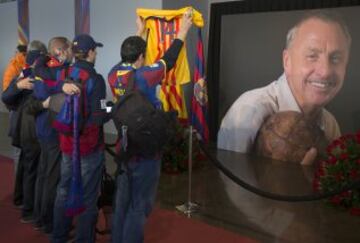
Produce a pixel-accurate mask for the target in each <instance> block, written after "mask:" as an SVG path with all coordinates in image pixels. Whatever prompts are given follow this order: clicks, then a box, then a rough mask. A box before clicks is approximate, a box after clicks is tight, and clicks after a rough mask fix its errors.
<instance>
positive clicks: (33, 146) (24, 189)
mask: <svg viewBox="0 0 360 243" xmlns="http://www.w3.org/2000/svg"><path fill="white" fill-rule="evenodd" d="M46 52H47V50H46V46H45V45H44V44H43V43H42V42H40V41H37V40H34V41H32V42H31V43H30V46H29V52H28V54H27V56H26V65H25V67H24V69H23V70H22V72H21V74H20V75H19V77H18V78H15V79H13V81H12V82H11V83H10V85H9V87H8V88H7V89H6V90H5V91H4V92H3V94H2V100H3V102H4V103H5V104H6V105H7V107H8V108H9V109H10V110H13V111H15V112H14V114H13V116H12V119H13V120H12V122H11V123H10V124H11V127H10V134H11V136H12V144H13V145H14V146H16V147H18V148H20V149H21V153H20V159H19V164H18V169H17V173H16V179H15V190H14V204H15V205H22V209H21V211H22V212H21V222H22V223H30V222H33V210H34V196H35V191H34V190H35V181H36V174H37V166H38V161H39V155H40V146H39V144H38V141H37V138H36V135H35V121H34V117H33V116H32V115H30V114H29V110H30V109H31V102H32V96H31V94H32V89H33V82H34V75H33V67H34V65H35V62H36V60H37V58H38V57H39V56H40V55H44V54H46Z"/></svg>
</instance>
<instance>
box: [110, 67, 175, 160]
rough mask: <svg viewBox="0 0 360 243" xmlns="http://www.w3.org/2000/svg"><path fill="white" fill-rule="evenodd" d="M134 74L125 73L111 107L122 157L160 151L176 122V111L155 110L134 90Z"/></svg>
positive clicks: (149, 155) (151, 154)
mask: <svg viewBox="0 0 360 243" xmlns="http://www.w3.org/2000/svg"><path fill="white" fill-rule="evenodd" d="M134 76H135V71H134V72H132V73H131V74H130V76H129V79H128V84H127V87H126V89H125V93H124V95H122V96H120V98H119V99H118V101H117V102H116V103H115V105H114V106H113V108H112V119H113V121H114V124H115V127H116V129H117V131H118V135H119V139H121V140H122V152H121V155H120V157H121V156H123V159H122V160H126V158H127V159H128V158H131V157H132V156H134V155H140V156H142V157H144V158H152V157H153V156H155V155H156V154H157V153H159V152H161V151H162V150H163V148H164V146H165V145H166V144H167V143H168V142H169V141H170V140H171V139H172V138H173V137H174V136H175V124H176V122H177V113H176V112H164V111H163V110H160V109H156V108H155V107H154V106H153V104H152V103H151V102H150V100H149V99H148V98H147V97H146V96H145V95H144V94H142V93H141V91H140V90H135V89H134ZM124 156H125V158H124ZM120 160H121V159H120Z"/></svg>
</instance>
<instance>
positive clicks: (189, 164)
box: [188, 125, 193, 207]
mask: <svg viewBox="0 0 360 243" xmlns="http://www.w3.org/2000/svg"><path fill="white" fill-rule="evenodd" d="M192 145H193V127H192V126H191V125H190V127H189V158H188V172H189V183H188V207H191V178H192V152H193V151H192Z"/></svg>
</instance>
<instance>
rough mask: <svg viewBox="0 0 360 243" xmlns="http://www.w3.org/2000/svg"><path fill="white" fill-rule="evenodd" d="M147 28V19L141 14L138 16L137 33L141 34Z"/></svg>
mask: <svg viewBox="0 0 360 243" xmlns="http://www.w3.org/2000/svg"><path fill="white" fill-rule="evenodd" d="M144 29H145V20H144V19H143V18H141V17H140V16H137V18H136V35H137V36H141V35H142V34H143V33H144Z"/></svg>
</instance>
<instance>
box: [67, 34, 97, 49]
mask: <svg viewBox="0 0 360 243" xmlns="http://www.w3.org/2000/svg"><path fill="white" fill-rule="evenodd" d="M72 44H73V50H74V51H75V52H84V53H85V52H88V51H89V50H91V49H94V48H96V47H103V44H102V43H100V42H95V41H94V39H93V38H92V37H91V36H90V35H87V34H81V35H78V36H76V37H75V39H74V40H73V43H72Z"/></svg>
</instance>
